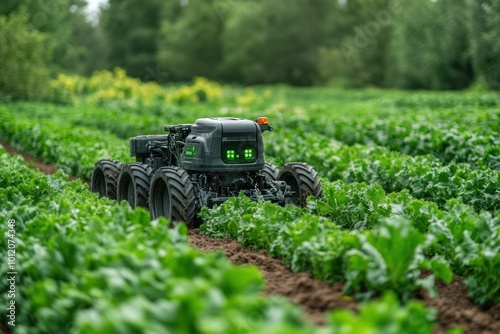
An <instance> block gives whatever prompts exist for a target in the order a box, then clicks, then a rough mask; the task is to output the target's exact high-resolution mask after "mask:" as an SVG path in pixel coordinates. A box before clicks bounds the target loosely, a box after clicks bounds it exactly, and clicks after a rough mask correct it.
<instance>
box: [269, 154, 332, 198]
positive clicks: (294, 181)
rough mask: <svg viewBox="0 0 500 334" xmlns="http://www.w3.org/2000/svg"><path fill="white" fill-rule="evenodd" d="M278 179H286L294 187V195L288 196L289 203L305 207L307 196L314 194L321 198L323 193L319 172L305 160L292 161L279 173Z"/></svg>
mask: <svg viewBox="0 0 500 334" xmlns="http://www.w3.org/2000/svg"><path fill="white" fill-rule="evenodd" d="M278 180H280V181H284V182H285V183H286V184H287V185H289V186H290V187H291V188H292V193H293V195H292V196H291V197H287V204H294V205H298V206H301V207H305V206H306V205H307V201H306V200H307V197H309V196H311V195H312V196H314V197H316V198H319V197H321V195H322V193H323V188H322V186H321V182H320V181H319V179H318V173H316V171H315V170H314V168H312V167H311V166H309V165H308V164H306V163H303V162H291V163H288V164H286V165H285V166H283V168H282V169H281V170H280V172H279V174H278Z"/></svg>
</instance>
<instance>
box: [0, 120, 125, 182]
mask: <svg viewBox="0 0 500 334" xmlns="http://www.w3.org/2000/svg"><path fill="white" fill-rule="evenodd" d="M0 138H2V139H4V140H6V141H8V142H9V144H11V145H12V146H13V147H15V148H17V149H19V150H21V151H23V152H25V153H28V154H31V155H33V156H35V157H37V158H39V159H41V160H43V162H44V163H51V164H52V163H56V164H57V166H58V167H60V168H61V169H63V170H64V171H65V172H66V173H69V174H70V175H73V176H78V177H81V178H83V179H85V180H90V177H91V175H92V169H93V168H94V164H95V162H96V161H98V160H100V159H103V158H109V157H113V158H115V159H121V160H122V161H129V160H130V159H131V158H130V156H129V148H128V145H127V143H126V142H125V141H123V140H121V139H118V138H117V137H116V136H114V135H112V134H108V133H105V132H103V131H100V130H97V129H90V128H86V127H73V126H71V127H70V126H68V125H67V123H66V122H64V121H63V120H62V119H61V120H55V119H39V120H37V121H36V122H34V121H33V120H32V119H31V118H29V117H27V116H22V115H13V114H9V113H0Z"/></svg>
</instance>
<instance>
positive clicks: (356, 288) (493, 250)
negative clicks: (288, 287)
mask: <svg viewBox="0 0 500 334" xmlns="http://www.w3.org/2000/svg"><path fill="white" fill-rule="evenodd" d="M323 187H324V194H323V198H322V199H320V200H313V199H311V200H310V202H309V208H308V209H300V208H297V207H293V206H287V207H284V208H280V207H278V206H276V205H273V204H270V203H255V202H251V201H250V200H248V199H247V198H245V197H241V198H234V199H231V200H229V201H227V202H225V203H224V204H223V205H221V206H220V207H216V208H214V209H205V210H204V211H203V213H202V217H203V221H204V224H203V225H202V226H201V230H202V231H203V232H204V233H205V234H207V235H209V236H212V237H219V238H225V237H230V238H233V239H235V240H238V242H240V243H242V244H244V245H253V246H254V247H256V248H260V249H266V250H268V251H269V252H270V254H271V255H273V256H276V257H281V258H282V259H283V260H284V262H285V263H286V264H287V266H289V267H290V268H291V269H292V270H294V271H309V272H311V273H313V274H314V275H315V276H316V277H317V278H318V279H321V280H327V281H329V282H331V283H333V282H338V281H340V282H343V283H345V292H346V293H348V294H356V295H357V296H358V297H361V298H366V297H371V296H373V295H374V294H376V293H380V292H384V291H386V290H391V291H396V292H397V293H398V294H399V296H400V298H402V299H408V298H410V297H411V296H412V294H413V293H415V292H416V291H417V290H419V289H420V288H425V289H428V290H429V291H430V292H433V291H434V277H433V276H432V275H430V276H427V277H426V278H425V279H422V277H421V275H420V274H421V269H426V270H428V271H430V272H431V273H433V274H434V275H435V276H436V277H439V278H441V279H442V280H444V281H445V282H450V280H451V272H450V268H449V267H448V264H449V265H451V268H452V269H453V272H454V273H456V274H459V275H462V276H464V278H465V279H464V283H465V284H466V286H467V289H468V292H469V295H470V296H471V297H472V299H473V300H474V301H476V302H477V303H480V304H491V303H497V302H499V301H500V280H498V274H497V268H498V266H499V265H500V252H499V250H500V219H499V218H498V217H497V218H495V217H493V216H492V215H491V214H489V213H487V212H483V213H481V214H476V213H475V212H474V210H473V209H472V208H471V207H469V206H467V205H464V204H463V203H461V202H460V201H458V200H450V201H449V202H448V203H447V205H446V211H442V210H440V209H439V208H438V207H437V205H436V204H434V203H431V202H425V201H422V200H417V199H415V198H413V197H412V196H411V195H409V194H408V193H407V192H402V193H392V194H390V195H386V194H385V192H384V191H383V190H382V188H381V187H380V186H378V185H377V184H373V185H366V184H364V183H362V184H359V183H352V184H345V183H343V182H342V181H337V182H334V183H331V184H329V183H324V184H323ZM326 217H327V218H326ZM362 230H364V231H363V232H361V231H362Z"/></svg>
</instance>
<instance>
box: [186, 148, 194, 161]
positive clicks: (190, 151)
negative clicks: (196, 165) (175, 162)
mask: <svg viewBox="0 0 500 334" xmlns="http://www.w3.org/2000/svg"><path fill="white" fill-rule="evenodd" d="M186 157H187V158H194V157H196V147H194V146H188V147H186Z"/></svg>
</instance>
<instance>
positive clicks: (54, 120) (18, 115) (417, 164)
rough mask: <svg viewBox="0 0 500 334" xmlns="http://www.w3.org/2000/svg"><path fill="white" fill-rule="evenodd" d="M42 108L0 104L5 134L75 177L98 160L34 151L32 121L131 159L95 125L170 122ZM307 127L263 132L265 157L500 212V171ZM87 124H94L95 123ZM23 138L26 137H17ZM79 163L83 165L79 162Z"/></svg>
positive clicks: (123, 132) (118, 130)
mask: <svg viewBox="0 0 500 334" xmlns="http://www.w3.org/2000/svg"><path fill="white" fill-rule="evenodd" d="M44 106H45V105H31V104H27V105H21V106H20V108H8V107H1V106H0V108H1V110H2V112H3V115H0V118H1V121H2V122H1V124H2V125H0V131H1V132H3V134H2V136H3V137H4V138H8V139H9V140H10V141H13V142H14V143H15V144H16V145H18V146H21V145H22V147H20V148H22V149H23V150H27V151H28V152H30V153H32V154H35V155H36V156H42V157H43V158H47V159H48V161H50V162H58V163H60V164H61V165H62V166H66V167H67V168H66V169H68V170H70V171H71V172H72V173H73V174H74V175H78V176H83V177H89V176H90V171H91V168H92V166H93V161H96V160H91V159H90V160H86V159H80V160H81V161H75V163H76V167H75V166H74V167H68V166H67V165H69V163H67V162H65V161H61V159H57V158H55V156H54V155H52V156H50V155H49V156H48V157H47V156H46V155H47V153H44V152H46V151H47V150H51V149H52V150H53V149H55V148H49V149H46V148H43V147H42V148H39V149H33V148H32V147H30V145H43V143H40V138H38V137H36V135H37V133H36V131H39V130H37V129H38V127H36V126H35V125H34V124H33V118H35V119H37V121H36V124H39V125H41V124H45V126H44V127H43V128H44V129H48V130H47V131H46V132H47V135H50V136H53V132H52V131H51V130H49V129H50V128H55V127H58V128H60V127H66V129H67V133H64V134H62V136H63V137H65V136H67V137H72V143H74V142H79V140H77V137H78V136H82V135H83V136H85V137H86V138H87V139H85V145H87V146H89V147H92V150H101V148H102V147H107V148H109V149H108V150H107V151H105V150H104V151H101V152H102V153H103V154H101V156H104V157H114V158H115V159H119V160H122V161H128V160H129V158H126V157H125V155H126V153H124V152H125V151H126V142H124V141H120V140H119V139H117V138H114V137H113V136H110V135H109V134H102V132H101V131H97V130H96V129H98V128H104V129H106V130H107V131H110V132H112V133H114V134H116V135H118V136H120V137H122V138H127V137H129V136H133V135H137V134H140V133H158V132H160V131H161V130H162V125H163V124H164V123H166V122H167V120H165V121H163V120H164V118H166V116H158V115H150V116H146V115H144V114H142V115H135V114H130V113H124V114H123V115H120V113H119V112H117V111H108V112H106V111H104V110H102V109H101V110H97V111H96V110H94V109H92V108H89V107H86V108H79V109H66V110H64V109H62V108H55V107H49V108H47V109H44ZM61 109H62V110H61ZM199 113H200V111H198V110H196V111H193V112H191V113H185V114H182V116H180V115H179V113H178V112H176V111H175V110H174V112H172V115H169V117H172V118H174V119H175V121H174V120H171V119H169V120H168V121H172V122H173V123H183V122H187V121H188V118H189V117H191V121H192V120H193V119H195V118H196V117H198V116H200V115H199ZM203 116H207V115H206V114H205V115H203ZM63 119H64V120H63ZM30 124H31V126H30ZM308 124H309V123H307V122H299V121H298V120H296V119H295V120H288V121H285V120H283V121H282V123H281V124H280V123H278V124H277V127H278V129H277V130H276V131H275V132H273V133H271V134H266V136H265V140H266V153H267V155H268V156H269V157H271V158H273V160H274V161H275V162H276V163H277V164H280V165H282V164H283V163H284V162H289V161H307V162H308V163H309V164H311V165H312V166H314V168H315V169H316V170H317V171H318V172H319V173H320V174H321V175H322V176H324V177H326V178H328V179H329V180H331V181H334V180H338V179H341V180H344V181H345V182H367V183H374V182H375V183H378V184H380V185H381V186H382V187H383V188H384V190H385V191H387V192H392V191H397V192H399V191H402V190H404V189H407V190H409V191H410V193H411V194H412V195H413V196H415V197H417V198H421V199H425V200H428V201H434V202H436V203H437V204H438V205H440V206H441V207H443V206H444V205H445V203H446V201H447V200H448V199H450V198H460V199H461V200H462V201H463V202H464V203H466V204H469V205H472V206H473V207H474V208H476V210H478V211H479V210H481V209H484V210H488V211H492V212H494V211H496V210H500V171H498V170H494V169H490V168H485V169H473V168H471V167H470V166H469V165H464V164H458V163H449V164H443V163H442V162H441V161H440V160H439V159H438V158H436V157H434V156H432V155H425V156H411V155H406V154H401V153H398V152H394V151H389V150H388V149H387V148H385V147H380V146H362V145H354V146H349V145H345V144H343V143H342V142H339V141H336V140H333V139H330V138H329V137H327V136H325V135H321V134H319V133H317V132H314V131H310V130H308V129H307V126H308ZM70 125H71V126H70ZM89 125H92V128H90V127H89ZM82 126H83V127H82ZM23 129H24V132H26V133H24V132H23ZM134 129H135V130H134ZM155 129H156V130H155ZM96 131H97V132H96ZM31 132H35V133H31ZM86 132H87V133H86ZM88 132H93V133H92V134H90V133H88ZM101 134H102V135H101ZM21 136H24V137H26V138H24V139H22V138H17V137H21ZM50 140H51V139H49V141H50ZM42 141H43V140H42ZM92 142H93V143H92ZM118 142H119V143H118ZM23 143H27V144H23ZM72 145H79V144H72ZM53 146H54V145H53ZM57 149H60V150H63V149H65V148H57ZM71 150H72V151H73V152H74V153H75V154H77V156H78V154H79V153H77V152H78V150H76V149H72V148H71ZM106 152H108V153H109V152H113V153H110V154H107V155H106V154H104V153H106ZM86 154H88V153H87V152H86ZM87 156H88V155H85V156H84V157H83V158H86V157H87ZM283 157H286V159H287V161H284V159H283ZM82 163H83V165H85V166H86V167H82ZM75 168H86V170H85V171H84V172H83V173H80V172H79V171H78V170H76V171H75Z"/></svg>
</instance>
